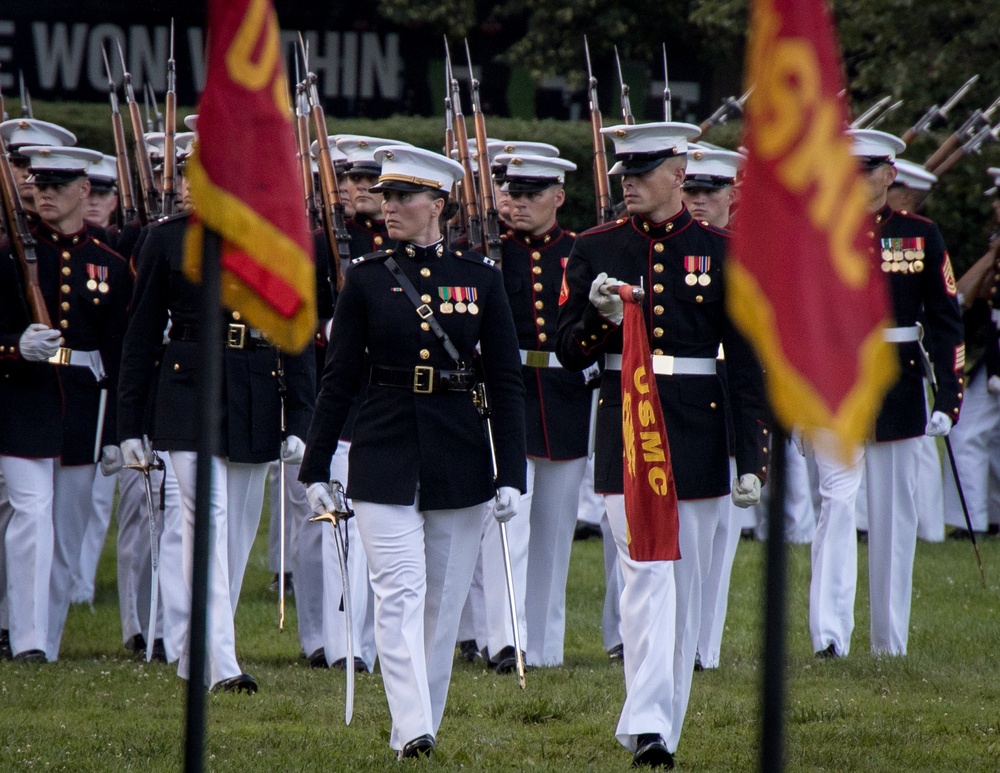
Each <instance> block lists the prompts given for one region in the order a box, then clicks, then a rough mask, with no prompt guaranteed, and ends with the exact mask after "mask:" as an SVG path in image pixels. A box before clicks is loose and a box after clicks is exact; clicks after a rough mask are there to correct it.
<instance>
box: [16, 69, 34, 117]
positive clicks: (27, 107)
mask: <svg viewBox="0 0 1000 773" xmlns="http://www.w3.org/2000/svg"><path fill="white" fill-rule="evenodd" d="M17 80H18V83H19V85H20V87H21V117H22V118H34V117H35V111H34V109H33V108H32V106H31V94H29V93H28V87H27V86H25V85H24V72H22V71H21V70H18V72H17Z"/></svg>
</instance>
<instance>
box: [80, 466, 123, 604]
mask: <svg viewBox="0 0 1000 773" xmlns="http://www.w3.org/2000/svg"><path fill="white" fill-rule="evenodd" d="M117 483H118V475H109V476H108V477H105V476H104V475H95V476H94V492H93V494H94V512H93V516H94V517H93V518H91V519H90V522H89V523H88V524H87V529H86V531H85V532H84V535H83V544H82V545H80V566H79V567H78V571H77V573H76V575H75V576H74V577H73V590H72V591H71V592H70V601H71V602H72V603H73V604H93V603H94V582H95V580H96V578H97V564H98V562H99V561H100V560H101V553H102V552H103V551H104V540H105V537H107V534H108V527H109V526H110V525H111V512H112V510H113V509H114V500H115V484H117ZM119 506H120V505H119ZM118 558H119V560H121V551H120V549H119V553H118Z"/></svg>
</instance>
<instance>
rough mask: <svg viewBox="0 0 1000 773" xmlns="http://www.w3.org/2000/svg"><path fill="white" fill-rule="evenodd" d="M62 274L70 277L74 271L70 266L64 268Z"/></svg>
mask: <svg viewBox="0 0 1000 773" xmlns="http://www.w3.org/2000/svg"><path fill="white" fill-rule="evenodd" d="M62 272H63V276H69V275H70V274H71V273H73V271H72V269H71V268H70V267H69V266H63V267H62Z"/></svg>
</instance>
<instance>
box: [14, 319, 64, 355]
mask: <svg viewBox="0 0 1000 773" xmlns="http://www.w3.org/2000/svg"><path fill="white" fill-rule="evenodd" d="M60 338H61V334H60V333H59V331H58V330H53V329H52V328H50V327H46V326H45V325H41V324H39V323H38V322H32V323H31V324H30V325H28V329H27V330H25V331H24V332H23V333H21V356H22V357H23V358H24V359H26V360H29V361H30V362H45V361H46V360H47V359H49V357H52V356H53V355H55V353H56V352H58V351H59V339H60Z"/></svg>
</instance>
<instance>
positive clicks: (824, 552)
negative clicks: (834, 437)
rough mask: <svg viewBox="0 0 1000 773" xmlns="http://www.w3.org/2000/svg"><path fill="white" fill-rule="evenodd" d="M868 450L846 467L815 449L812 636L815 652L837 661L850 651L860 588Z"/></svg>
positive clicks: (820, 449) (823, 449)
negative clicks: (830, 650)
mask: <svg viewBox="0 0 1000 773" xmlns="http://www.w3.org/2000/svg"><path fill="white" fill-rule="evenodd" d="M864 453H865V452H864V449H858V450H857V452H856V453H855V457H854V460H853V463H852V464H850V465H845V464H844V463H843V461H842V460H841V459H840V458H839V457H837V456H834V455H833V454H832V453H830V451H829V450H828V449H826V448H814V449H811V450H810V452H809V454H810V456H811V457H812V458H813V459H814V461H815V464H816V469H817V471H818V473H819V493H820V500H821V503H820V509H819V519H818V521H817V523H816V535H815V537H814V538H813V542H812V577H811V579H810V581H809V634H810V636H811V638H812V646H813V651H814V652H820V651H822V650H825V649H826V648H827V647H829V646H830V645H831V644H832V645H833V646H834V649H835V650H836V651H837V654H838V655H847V653H848V652H849V651H850V649H851V633H852V632H853V631H854V598H855V594H856V593H857V587H858V536H857V527H856V521H855V503H856V501H857V499H858V490H859V488H860V486H861V479H862V477H863V476H864V471H865V465H864Z"/></svg>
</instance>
